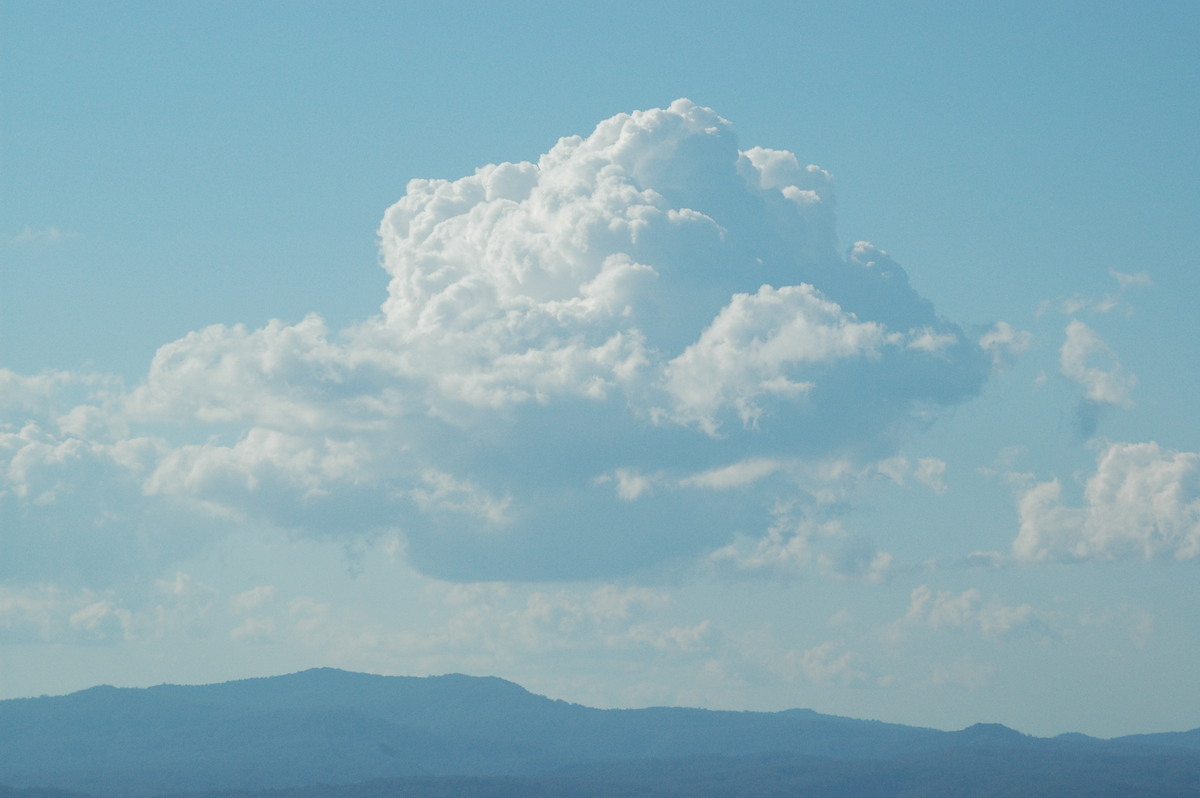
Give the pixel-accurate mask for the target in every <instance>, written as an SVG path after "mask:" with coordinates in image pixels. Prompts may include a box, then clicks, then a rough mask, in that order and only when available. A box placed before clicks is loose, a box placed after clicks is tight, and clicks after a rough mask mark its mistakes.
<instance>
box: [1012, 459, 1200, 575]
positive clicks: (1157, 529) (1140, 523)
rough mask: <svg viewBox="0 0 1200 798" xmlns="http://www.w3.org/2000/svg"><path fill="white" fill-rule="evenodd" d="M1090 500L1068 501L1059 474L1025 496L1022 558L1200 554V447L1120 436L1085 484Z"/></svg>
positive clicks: (1016, 549)
mask: <svg viewBox="0 0 1200 798" xmlns="http://www.w3.org/2000/svg"><path fill="white" fill-rule="evenodd" d="M1083 495H1084V504H1083V506H1079V507H1076V506H1071V505H1068V504H1064V503H1063V501H1062V484H1061V483H1060V482H1059V480H1057V479H1054V480H1050V481H1048V482H1040V483H1037V484H1035V485H1034V486H1032V487H1030V488H1028V489H1027V490H1025V491H1024V492H1023V493H1022V494H1021V496H1020V499H1019V501H1018V503H1017V506H1018V514H1019V517H1020V532H1019V533H1018V535H1017V538H1016V540H1014V541H1013V554H1014V556H1016V558H1017V559H1018V560H1023V561H1025V562H1039V561H1048V560H1060V561H1087V560H1099V561H1104V560H1117V559H1133V558H1141V559H1146V560H1149V559H1155V558H1165V557H1171V558H1174V559H1176V560H1192V559H1195V558H1196V557H1200V454H1198V453H1196V452H1176V451H1170V450H1166V449H1163V448H1161V447H1160V446H1159V445H1158V444H1157V443H1155V442H1153V441H1150V442H1149V443H1114V444H1112V445H1110V446H1109V447H1108V448H1107V449H1106V450H1105V451H1104V452H1103V453H1102V454H1101V455H1100V457H1099V460H1098V462H1097V464H1096V472H1095V473H1094V474H1093V475H1092V476H1091V477H1090V478H1089V479H1088V481H1087V484H1086V485H1085V486H1084V494H1083Z"/></svg>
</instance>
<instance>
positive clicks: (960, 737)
mask: <svg viewBox="0 0 1200 798" xmlns="http://www.w3.org/2000/svg"><path fill="white" fill-rule="evenodd" d="M1198 738H1200V730H1198V731H1193V732H1183V733H1173V734H1163V735H1139V736H1137V737H1135V738H1126V739H1124V740H1113V741H1104V740H1096V739H1094V738H1088V737H1085V736H1083V735H1063V736H1061V737H1059V738H1055V739H1042V738H1035V737H1029V736H1027V735H1023V734H1020V733H1019V732H1016V731H1013V730H1012V729H1008V728H1006V727H1003V726H998V725H994V724H979V725H976V726H972V727H970V728H968V729H964V730H962V731H958V732H943V731H938V730H934V729H922V728H915V727H910V726H902V725H897V724H888V723H881V722H878V721H865V720H851V719H848V718H839V717H834V716H830V715H821V714H818V713H816V712H812V711H811V710H799V709H797V710H787V711H783V712H718V711H710V710H700V709H677V708H654V709H636V710H601V709H593V708H589V707H584V706H579V705H576V704H568V703H566V702H563V701H555V700H551V699H548V698H544V697H542V696H537V695H534V694H532V693H529V692H528V691H526V690H524V689H523V688H521V687H520V686H518V685H515V684H513V683H511V682H507V681H504V680H502V679H496V678H481V677H470V676H462V675H449V676H436V677H428V678H413V677H394V676H371V675H367V674H360V673H348V672H345V671H338V670H331V669H318V670H310V671H304V672H301V673H295V674H291V675H288V676H278V677H271V678H265V679H247V680H243V681H236V682H228V683H225V684H215V685H205V686H176V685H162V686H159V687H152V688H147V689H122V688H114V687H95V688H92V689H89V690H84V691H82V692H78V693H73V694H71V695H67V696H59V697H43V698H33V699H15V700H9V701H0V785H7V786H8V788H9V789H8V791H7V792H6V791H5V790H4V789H0V798H40V796H41V795H45V794H46V793H44V792H40V793H38V794H37V795H34V794H33V793H21V792H14V791H13V790H14V789H15V788H35V787H36V788H41V789H43V790H45V789H61V790H72V791H77V792H82V793H90V794H93V795H97V796H126V795H128V796H144V795H154V794H167V793H211V792H213V791H220V790H243V791H262V790H272V789H275V790H277V789H283V788H297V789H299V788H303V789H300V791H299V792H296V793H295V798H320V796H326V798H373V795H375V794H379V795H384V794H388V795H394V796H402V795H408V794H413V795H441V794H458V795H500V794H509V793H508V792H506V790H516V792H513V793H512V794H514V795H568V794H569V795H585V794H594V795H610V794H611V795H618V794H625V795H634V794H664V795H665V794H672V795H700V794H705V793H703V792H694V791H693V792H688V791H687V789H693V790H695V789H700V784H701V783H702V782H703V783H705V784H706V785H707V788H709V789H714V790H715V789H718V784H720V783H724V782H728V784H727V785H726V786H730V785H732V784H733V783H735V782H736V783H737V784H745V783H746V781H747V779H751V778H757V779H765V781H763V782H762V787H763V789H767V788H768V785H767V782H768V781H771V780H772V779H774V781H775V782H778V783H777V784H776V786H775V787H771V788H770V789H772V790H774V789H776V788H779V789H785V790H786V789H787V786H786V785H787V784H791V785H792V786H793V787H795V786H797V785H799V784H801V783H802V782H803V783H809V782H812V785H817V786H812V785H810V786H811V789H813V790H816V791H815V792H813V793H812V794H815V795H840V794H843V793H841V792H837V789H841V787H838V785H839V784H843V782H845V784H850V782H852V781H853V780H854V779H858V780H859V781H862V780H863V779H867V778H868V777H871V778H875V782H873V783H875V786H876V787H879V788H880V789H884V790H885V792H878V793H877V792H872V791H870V790H867V791H866V792H863V790H864V789H867V786H866V784H865V783H860V784H856V785H855V784H850V786H847V787H846V789H849V790H850V792H847V793H845V794H847V795H850V794H855V795H867V794H871V795H874V794H879V795H898V794H899V793H898V792H895V791H893V792H890V793H889V792H886V790H887V789H892V787H888V786H887V785H889V784H890V785H892V786H893V787H895V786H896V785H898V784H902V783H903V784H908V787H907V789H908V790H909V791H908V792H905V793H904V794H905V795H917V794H923V793H919V792H912V790H913V789H917V788H918V787H919V786H920V782H921V780H922V774H924V776H932V775H935V774H938V773H942V774H945V773H951V774H955V773H957V774H958V775H959V776H961V777H962V778H964V779H968V780H969V778H972V777H973V778H975V779H976V780H978V779H979V778H982V777H984V776H986V775H987V774H998V775H997V778H1000V777H1003V778H1005V779H1009V780H1010V781H1013V780H1016V781H1021V780H1024V781H1025V782H1026V783H1027V782H1028V781H1029V779H1030V778H1032V777H1033V775H1034V774H1041V777H1042V778H1050V776H1051V775H1053V773H1059V772H1061V773H1074V774H1075V775H1074V776H1073V778H1074V779H1075V782H1079V783H1081V784H1082V783H1083V782H1084V781H1088V780H1089V779H1090V782H1089V783H1092V787H1096V786H1097V785H1096V784H1094V783H1093V782H1096V781H1097V779H1099V778H1100V776H1099V774H1101V773H1108V777H1107V778H1106V780H1105V782H1104V783H1118V782H1120V783H1124V784H1125V786H1126V788H1127V789H1126V791H1125V792H1124V793H1120V794H1122V795H1137V794H1143V793H1139V792H1137V791H1136V789H1135V790H1134V791H1133V792H1130V791H1128V790H1129V789H1133V788H1135V787H1137V786H1138V785H1139V784H1144V783H1147V779H1151V778H1155V779H1158V780H1159V781H1165V782H1170V783H1176V782H1178V783H1181V784H1183V785H1184V786H1185V787H1190V788H1194V789H1192V791H1191V792H1186V791H1185V792H1179V793H1169V792H1163V791H1162V789H1160V790H1159V791H1158V792H1153V793H1144V794H1146V795H1168V794H1170V795H1174V794H1178V795H1192V796H1195V795H1200V745H1197V739H1198ZM1055 768H1058V770H1055ZM1114 769H1115V770H1114ZM1116 771H1120V772H1121V773H1124V774H1125V776H1123V777H1121V778H1118V775H1117V772H1116ZM697 774H699V775H697ZM1135 774H1140V775H1135ZM876 777H877V778H876ZM1125 777H1128V778H1125ZM679 779H683V780H684V781H683V782H680V783H676V782H678V781H679ZM689 779H690V781H689ZM697 779H699V781H697ZM789 779H790V780H789ZM831 779H832V781H831ZM838 779H841V781H838ZM847 779H849V780H850V781H847ZM1122 779H1124V781H1122ZM380 780H385V781H380ZM730 780H733V781H730ZM814 780H815V781H814ZM926 780H927V779H926ZM1081 780H1082V781H1081ZM876 782H877V783H876ZM1014 783H1015V782H1014ZM315 784H323V785H328V786H326V787H324V788H322V789H324V790H325V791H326V792H324V793H319V794H318V793H314V792H312V791H311V790H313V789H316V788H310V785H315ZM454 784H457V785H458V786H457V787H451V786H450V785H454ZM605 784H608V787H605V788H603V789H602V787H603V785H605ZM687 784H691V785H692V786H691V787H690V788H687V789H685V787H686V785H687ZM820 784H824V787H820V786H819V785H820ZM845 784H843V786H845ZM337 785H343V786H340V787H339V786H337ZM348 785H357V786H353V787H352V786H348ZM380 785H386V786H380ZM405 785H407V786H405ZM435 785H437V786H436V787H435ZM621 785H624V787H622V786H621ZM638 785H640V786H638ZM672 785H673V786H672ZM780 785H782V786H780ZM1026 786H1028V783H1027V784H1026ZM1159 786H1160V788H1162V785H1159ZM835 788H836V789H835ZM410 789H411V790H415V792H406V790H410ZM445 789H450V790H451V791H450V792H445V793H444V792H440V791H441V790H445ZM473 789H476V790H482V791H477V792H472V791H471V790H473ZM660 789H661V790H665V792H661V793H658V792H656V791H657V790H660ZM871 789H874V788H871ZM1163 789H1165V788H1163ZM355 790H358V792H354V791H355ZM372 790H375V791H376V792H371V791H372ZM380 790H382V791H381V792H380ZM389 790H390V792H388V791H389ZM454 790H458V792H454ZM564 790H565V791H564ZM589 790H593V791H592V792H589ZM595 790H600V792H595ZM605 790H607V791H605ZM613 790H615V792H614V791H613ZM622 790H625V791H624V792H622ZM854 790H859V792H854ZM364 791H366V792H364ZM710 794H714V795H715V794H724V793H720V792H719V791H718V792H712V793H710ZM729 794H735V793H729ZM738 794H747V795H749V794H764V795H765V794H776V793H774V792H750V793H746V792H742V793H738ZM780 794H784V793H780ZM787 794H804V793H796V792H791V793H787ZM929 794H935V793H929ZM946 794H949V793H946ZM956 794H957V793H956ZM961 794H1007V793H961ZM1012 794H1014V795H1015V794H1021V793H1015V792H1014V793H1012ZM1023 794H1026V795H1027V794H1029V793H1028V792H1026V793H1023ZM1047 794H1048V793H1047ZM1055 794H1061V795H1067V794H1071V793H1068V792H1061V791H1060V792H1058V793H1055ZM1079 794H1081V795H1082V794H1094V795H1101V794H1109V793H1103V792H1096V791H1095V789H1093V790H1092V791H1091V792H1088V793H1084V792H1080V793H1079ZM1112 794H1114V795H1116V794H1118V793H1112ZM291 795H292V793H291V792H289V793H288V796H291ZM276 798H285V796H282V795H280V796H276Z"/></svg>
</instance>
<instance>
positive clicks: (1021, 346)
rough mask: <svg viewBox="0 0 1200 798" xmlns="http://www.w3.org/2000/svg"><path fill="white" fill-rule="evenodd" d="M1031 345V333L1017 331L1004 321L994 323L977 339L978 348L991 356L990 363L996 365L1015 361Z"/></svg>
mask: <svg viewBox="0 0 1200 798" xmlns="http://www.w3.org/2000/svg"><path fill="white" fill-rule="evenodd" d="M1032 343H1033V333H1031V332H1029V331H1027V330H1018V329H1016V328H1015V327H1013V326H1012V325H1011V324H1009V323H1008V322H1006V321H999V322H996V324H995V325H993V326H992V328H991V329H990V330H988V331H987V332H985V333H984V334H983V335H981V336H980V337H979V346H980V347H981V348H982V349H983V350H984V351H985V352H988V353H989V354H990V355H991V356H992V363H993V364H996V365H999V364H1001V363H1008V362H1011V361H1012V360H1015V359H1016V357H1017V356H1018V355H1020V354H1021V353H1022V352H1025V351H1026V350H1027V349H1029V346H1030V344H1032Z"/></svg>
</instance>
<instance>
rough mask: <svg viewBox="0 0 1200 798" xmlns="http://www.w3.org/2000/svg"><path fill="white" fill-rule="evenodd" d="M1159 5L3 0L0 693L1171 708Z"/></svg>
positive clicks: (1184, 503)
mask: <svg viewBox="0 0 1200 798" xmlns="http://www.w3.org/2000/svg"><path fill="white" fill-rule="evenodd" d="M1198 23H1200V14H1198V12H1197V11H1196V9H1195V7H1194V5H1192V4H1185V3H1177V4H1173V3H1160V4H1156V5H1155V6H1154V7H1153V8H1152V9H1149V10H1140V11H1139V10H1136V9H1133V8H1132V7H1129V6H1127V5H1123V4H1115V3H1114V4H1109V3H1105V4H1096V3H1088V4H1084V3H1078V4H1074V3H1055V4H1051V5H1049V6H1047V5H1046V4H1032V3H1011V4H1005V5H1004V6H1003V7H1002V8H989V9H981V8H976V7H968V6H963V5H962V4H952V3H906V4H899V3H895V4H893V3H870V4H849V3H786V4H784V3H780V4H772V3H750V4H738V5H736V6H733V7H727V6H723V5H712V6H704V7H702V8H697V6H696V4H694V3H693V4H686V5H685V4H659V5H656V6H655V7H654V8H653V9H646V8H642V7H640V6H635V5H633V4H606V5H604V6H603V7H600V6H595V7H585V8H572V7H565V6H559V5H551V4H543V3H519V4H506V5H505V7H504V9H503V10H500V9H499V7H498V6H497V7H493V6H491V5H486V4H457V5H456V4H439V5H437V6H436V7H435V6H423V5H418V4H408V3H354V4H351V5H349V6H339V7H334V6H333V5H329V4H318V3H288V4H282V3H257V4H250V5H247V4H234V3H229V4H225V3H212V2H206V3H187V2H185V3H171V4H162V3H112V4H96V3H32V2H11V0H8V1H6V2H3V3H0V36H2V37H3V41H2V45H3V46H2V47H0V98H2V101H3V113H2V114H0V159H2V160H0V181H2V185H3V191H0V266H2V271H0V697H16V696H27V695H37V694H43V693H51V694H52V693H61V692H66V691H70V690H74V689H80V688H83V687H87V686H90V685H92V684H96V683H100V682H106V683H113V684H122V685H149V684H156V683H161V682H207V681H219V680H225V679H231V678H239V677H245V676H257V675H265V674H271V673H279V672H286V671H292V670H298V669H301V668H305V667H310V666H315V665H330V666H336V667H343V668H348V669H356V670H366V671H372V672H379V673H395V674H414V675H421V674H426V673H443V672H452V671H459V672H467V673H477V674H492V675H499V676H503V677H506V678H509V679H512V680H514V681H517V682H520V683H521V684H523V685H525V686H526V687H528V688H529V689H531V690H534V691H536V692H540V693H544V694H547V695H551V696H553V697H557V698H564V699H567V700H572V701H579V702H583V703H589V704H592V705H598V706H642V705H650V704H683V705H699V706H711V707H729V708H748V709H781V708H786V707H797V706H804V707H812V708H814V709H817V710H819V711H822V712H829V713H835V714H844V715H851V716H856V717H873V718H882V719H885V720H892V721H898V722H904V723H913V724H923V725H932V726H938V727H943V728H956V727H962V726H965V725H968V724H970V723H973V722H976V721H997V722H1002V723H1006V724H1008V725H1010V726H1013V727H1016V728H1019V729H1021V730H1023V731H1027V732H1031V733H1039V734H1053V733H1058V732H1062V731H1068V730H1074V731H1084V732H1089V733H1093V734H1098V735H1115V734H1122V733H1131V732H1138V731H1162V730H1168V729H1184V728H1193V727H1195V726H1197V725H1200V684H1197V677H1196V675H1195V673H1196V668H1195V662H1196V661H1197V658H1198V657H1200V614H1198V613H1197V610H1196V606H1195V598H1194V595H1195V584H1196V568H1197V560H1198V559H1200V428H1198V425H1197V424H1196V422H1195V397H1196V395H1197V393H1198V392H1200V377H1198V376H1197V372H1196V369H1195V364H1196V363H1200V343H1198V342H1200V335H1198V333H1200V324H1198V322H1197V314H1196V311H1195V306H1196V301H1197V299H1198V298H1200V276H1198V275H1200V270H1198V269H1197V256H1196V254H1195V253H1196V251H1197V246H1196V244H1197V226H1196V219H1197V212H1198V211H1200V156H1198V155H1197V151H1196V147H1195V142H1196V133H1195V131H1196V130H1198V129H1200V101H1197V99H1196V98H1197V97H1198V96H1200V91H1197V89H1198V88H1200V86H1198V77H1200V74H1198V73H1200V67H1198V66H1197V65H1198V64H1200V59H1198V58H1197V55H1198V53H1197V44H1196V42H1195V31H1196V29H1197V24H1198ZM682 98H686V100H684V99H682ZM810 165H812V166H810ZM410 181H416V182H410Z"/></svg>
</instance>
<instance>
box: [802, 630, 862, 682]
mask: <svg viewBox="0 0 1200 798" xmlns="http://www.w3.org/2000/svg"><path fill="white" fill-rule="evenodd" d="M789 658H790V659H791V660H792V662H793V663H794V666H795V668H796V669H797V670H798V671H799V672H800V674H801V675H802V676H803V677H804V678H805V679H807V680H808V681H810V682H812V683H813V684H817V685H825V686H837V687H854V686H856V685H861V684H865V683H868V682H869V681H870V680H871V676H870V674H869V673H867V672H866V671H864V670H863V669H862V658H861V657H860V656H859V655H858V654H856V653H855V652H853V651H850V650H848V649H846V647H845V646H844V645H843V644H842V643H840V642H836V641H833V640H828V641H826V642H824V643H821V644H820V645H818V646H813V647H812V648H810V649H807V650H806V651H804V652H803V653H795V652H793V653H792V654H791V655H790V656H789Z"/></svg>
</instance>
